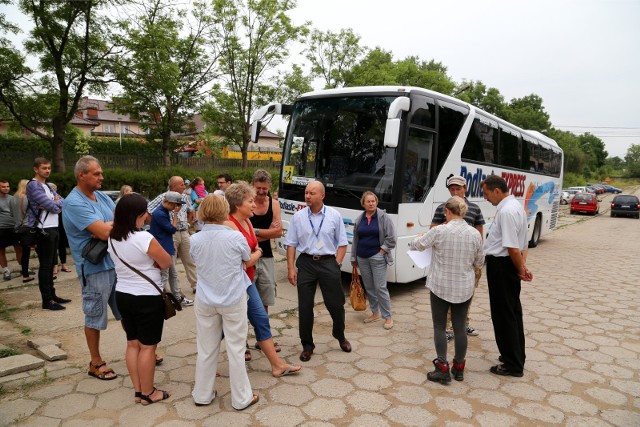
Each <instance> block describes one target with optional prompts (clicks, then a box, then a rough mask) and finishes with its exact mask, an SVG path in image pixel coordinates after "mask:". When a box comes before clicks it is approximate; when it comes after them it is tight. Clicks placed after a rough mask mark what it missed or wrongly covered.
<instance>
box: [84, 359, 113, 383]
mask: <svg viewBox="0 0 640 427" xmlns="http://www.w3.org/2000/svg"><path fill="white" fill-rule="evenodd" d="M103 366H107V362H105V361H104V360H103V361H102V362H100V363H97V364H95V365H94V364H93V363H91V362H89V372H87V373H88V374H89V375H91V376H92V377H96V378H97V379H99V380H103V381H110V380H115V379H116V378H118V374H116V373H115V372H114V371H113V369H111V368H106V369H104V370H102V371H101V370H100V368H102V367H103ZM110 374H111V375H113V376H110Z"/></svg>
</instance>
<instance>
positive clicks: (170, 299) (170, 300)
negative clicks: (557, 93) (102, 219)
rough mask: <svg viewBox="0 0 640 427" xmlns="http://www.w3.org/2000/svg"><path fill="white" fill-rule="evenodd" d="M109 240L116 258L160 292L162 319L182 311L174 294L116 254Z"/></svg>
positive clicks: (169, 317)
mask: <svg viewBox="0 0 640 427" xmlns="http://www.w3.org/2000/svg"><path fill="white" fill-rule="evenodd" d="M109 242H110V243H111V250H112V251H113V253H114V254H115V255H116V256H117V257H118V259H119V260H120V261H122V263H123V264H124V265H126V266H127V267H129V268H130V269H131V270H133V272H134V273H136V274H138V275H139V276H140V277H142V278H143V279H146V280H147V282H149V283H151V284H152V285H153V286H154V287H155V288H156V289H157V290H158V292H160V295H161V296H162V301H163V303H164V319H165V320H168V319H171V318H172V317H173V316H175V315H176V311H182V304H180V302H179V301H178V299H177V298H176V297H175V295H173V294H172V293H170V292H169V293H167V292H165V291H164V290H163V289H160V287H159V286H158V285H156V284H155V282H154V281H153V280H151V279H150V278H149V276H147V275H146V274H144V273H143V272H141V271H140V270H138V269H137V268H135V267H133V266H131V265H129V263H127V262H126V261H125V260H123V259H122V258H120V255H118V252H116V248H114V247H113V241H111V238H109Z"/></svg>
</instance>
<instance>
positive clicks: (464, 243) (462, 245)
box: [409, 196, 484, 384]
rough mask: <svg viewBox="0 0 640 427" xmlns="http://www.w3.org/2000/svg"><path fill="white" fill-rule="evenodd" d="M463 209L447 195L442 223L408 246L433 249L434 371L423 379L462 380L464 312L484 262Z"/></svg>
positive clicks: (429, 284) (458, 199)
mask: <svg viewBox="0 0 640 427" xmlns="http://www.w3.org/2000/svg"><path fill="white" fill-rule="evenodd" d="M466 212H467V203H466V202H465V201H464V199H463V198H461V197H458V196H453V197H451V198H450V199H449V200H447V202H446V203H445V205H444V214H445V218H446V223H445V224H443V225H440V226H438V227H434V228H432V229H431V230H429V231H428V232H427V233H425V234H423V235H419V236H418V237H416V238H415V239H414V240H413V241H412V242H411V244H410V245H409V247H410V249H413V250H418V251H423V250H425V249H427V248H433V256H432V262H431V273H430V274H429V277H427V288H429V290H430V291H431V319H432V321H433V341H434V343H435V347H436V354H437V356H438V357H437V358H436V359H434V360H433V364H434V366H435V370H434V371H433V372H429V373H428V374H427V378H428V379H429V381H435V382H440V383H442V384H446V383H449V382H451V374H453V375H454V378H455V379H456V380H457V381H462V380H463V379H464V375H463V374H464V367H465V357H466V354H467V332H466V320H467V312H468V310H469V304H470V303H471V297H473V292H474V290H475V281H476V274H475V269H476V268H479V267H481V266H482V264H483V263H484V255H483V250H482V236H481V235H480V233H478V230H476V229H475V228H473V227H472V226H470V225H469V224H467V222H466V221H465V220H464V215H465V213H466ZM449 309H451V321H452V323H453V333H454V343H455V353H454V357H453V366H452V368H451V372H450V371H449V363H448V362H447V336H446V330H445V327H446V324H447V312H448V311H449Z"/></svg>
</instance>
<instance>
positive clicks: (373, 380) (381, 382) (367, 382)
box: [353, 373, 392, 391]
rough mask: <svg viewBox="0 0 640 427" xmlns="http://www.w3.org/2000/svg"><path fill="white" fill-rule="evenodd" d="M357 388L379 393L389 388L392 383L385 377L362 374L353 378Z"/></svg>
mask: <svg viewBox="0 0 640 427" xmlns="http://www.w3.org/2000/svg"><path fill="white" fill-rule="evenodd" d="M353 383H354V384H355V386H356V387H357V388H361V389H364V390H371V391H377V390H381V389H383V388H387V387H389V386H390V385H391V384H392V383H391V381H390V380H389V378H387V377H386V376H385V375H380V374H369V373H361V374H358V375H356V376H355V377H354V378H353Z"/></svg>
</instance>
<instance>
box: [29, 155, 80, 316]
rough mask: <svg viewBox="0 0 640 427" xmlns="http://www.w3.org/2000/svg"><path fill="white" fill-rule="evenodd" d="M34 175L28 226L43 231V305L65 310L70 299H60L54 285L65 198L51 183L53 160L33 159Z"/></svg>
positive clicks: (39, 248)
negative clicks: (60, 223)
mask: <svg viewBox="0 0 640 427" xmlns="http://www.w3.org/2000/svg"><path fill="white" fill-rule="evenodd" d="M33 171H34V172H35V176H34V178H33V179H32V180H31V181H29V183H28V184H27V200H28V201H29V206H28V209H27V225H28V226H29V227H37V228H40V229H41V230H42V231H41V232H39V233H38V234H37V236H38V237H37V240H36V253H37V254H38V261H39V262H40V267H39V269H38V287H39V288H40V295H41V296H42V308H43V309H45V310H64V309H65V307H64V306H63V305H62V304H66V303H68V302H71V300H70V299H66V298H60V297H59V296H57V295H56V291H55V288H54V287H53V266H54V265H55V264H57V262H58V261H57V256H56V250H57V249H58V238H59V237H58V215H60V212H61V211H62V204H63V203H64V199H63V198H62V197H60V195H59V194H58V193H56V192H55V191H54V190H53V189H52V188H51V187H49V185H48V184H47V179H48V178H49V175H51V162H50V161H49V160H47V159H45V158H44V157H38V158H36V159H35V160H34V161H33Z"/></svg>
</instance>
